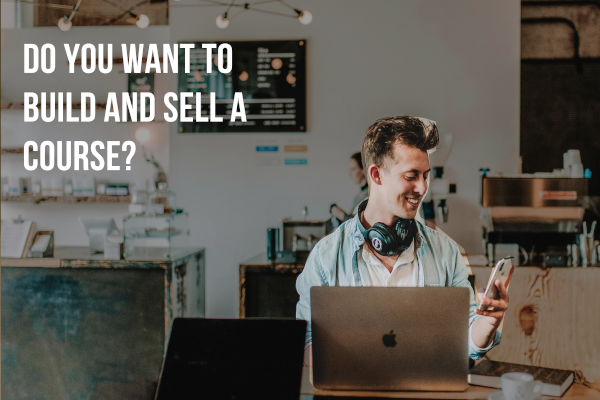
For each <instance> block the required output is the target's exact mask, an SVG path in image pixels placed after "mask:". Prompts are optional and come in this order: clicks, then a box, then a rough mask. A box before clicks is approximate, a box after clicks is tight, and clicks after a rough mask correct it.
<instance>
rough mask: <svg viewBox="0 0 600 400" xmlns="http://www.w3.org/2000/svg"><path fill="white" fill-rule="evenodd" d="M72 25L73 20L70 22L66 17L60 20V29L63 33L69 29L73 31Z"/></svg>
mask: <svg viewBox="0 0 600 400" xmlns="http://www.w3.org/2000/svg"><path fill="white" fill-rule="evenodd" d="M72 25H73V23H72V22H71V20H69V18H68V17H67V16H66V15H65V16H64V17H63V18H61V19H59V20H58V29H60V30H61V31H63V32H66V31H68V30H69V29H71V26H72Z"/></svg>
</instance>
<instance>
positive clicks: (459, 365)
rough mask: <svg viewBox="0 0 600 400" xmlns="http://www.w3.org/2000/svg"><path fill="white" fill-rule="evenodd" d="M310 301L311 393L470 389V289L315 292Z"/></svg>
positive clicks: (332, 288)
mask: <svg viewBox="0 0 600 400" xmlns="http://www.w3.org/2000/svg"><path fill="white" fill-rule="evenodd" d="M310 296H311V315H312V339H313V350H312V352H313V385H314V387H315V388H318V389H341V390H415V391H420V390H425V391H461V390H465V389H466V388H467V386H468V383H467V374H468V367H469V355H468V327H469V289H468V288H466V287H416V288H412V287H411V288H406V287H389V288H388V287H339V286H315V287H312V288H311V291H310Z"/></svg>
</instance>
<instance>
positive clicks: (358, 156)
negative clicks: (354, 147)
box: [350, 151, 364, 169]
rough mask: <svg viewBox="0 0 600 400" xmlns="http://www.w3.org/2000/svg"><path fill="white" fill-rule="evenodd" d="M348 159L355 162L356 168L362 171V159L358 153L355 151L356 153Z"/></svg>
mask: <svg viewBox="0 0 600 400" xmlns="http://www.w3.org/2000/svg"><path fill="white" fill-rule="evenodd" d="M350 159H351V160H354V161H356V163H357V164H358V168H360V169H364V168H363V162H362V157H361V155H360V151H357V152H356V153H354V154H352V155H351V156H350Z"/></svg>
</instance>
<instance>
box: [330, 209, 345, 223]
mask: <svg viewBox="0 0 600 400" xmlns="http://www.w3.org/2000/svg"><path fill="white" fill-rule="evenodd" d="M331 214H333V216H334V217H336V218H337V219H339V220H340V221H343V220H344V218H346V213H345V212H344V210H342V209H341V208H339V207H338V206H333V207H331Z"/></svg>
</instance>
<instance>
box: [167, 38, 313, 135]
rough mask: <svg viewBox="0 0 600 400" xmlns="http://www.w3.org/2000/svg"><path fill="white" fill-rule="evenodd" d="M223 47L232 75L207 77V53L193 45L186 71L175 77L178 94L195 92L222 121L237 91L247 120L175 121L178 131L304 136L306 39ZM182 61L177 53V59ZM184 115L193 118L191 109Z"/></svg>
mask: <svg viewBox="0 0 600 400" xmlns="http://www.w3.org/2000/svg"><path fill="white" fill-rule="evenodd" d="M186 43H188V42H186ZM227 43H229V44H230V45H231V47H232V50H233V51H232V53H233V55H232V58H233V66H232V69H231V72H229V73H227V74H223V73H222V72H220V71H219V70H218V69H217V68H211V70H212V71H211V72H207V65H206V63H207V59H206V51H204V50H203V49H202V46H200V45H198V43H195V44H196V46H194V48H193V49H192V50H191V54H190V70H189V72H188V73H186V72H183V71H180V72H179V87H178V90H179V92H180V93H181V92H191V93H197V92H200V93H201V96H200V98H201V102H202V103H205V104H208V103H209V102H211V103H212V101H214V103H215V109H216V111H215V113H216V115H217V116H220V117H223V118H224V121H229V119H230V116H231V112H232V107H233V104H234V93H236V92H238V93H239V92H241V93H243V96H244V107H245V112H246V121H245V122H244V121H240V120H236V121H229V122H225V123H212V122H201V123H200V122H196V121H195V120H193V121H191V122H182V121H181V118H179V132H181V133H218V132H305V131H306V40H269V41H239V42H227ZM216 44H217V45H219V44H220V43H218V42H217V43H216ZM184 56H185V54H184V51H183V50H181V49H180V51H179V58H180V59H182V58H183V57H184ZM216 61H217V60H213V62H216ZM209 93H214V96H215V99H214V100H212V99H210V98H209ZM205 94H206V95H205ZM195 98H196V96H192V97H191V98H189V99H188V103H190V104H194V101H195ZM187 112H188V113H189V115H190V116H193V115H194V114H195V112H196V111H195V107H193V106H192V107H191V109H189V110H188V111H187Z"/></svg>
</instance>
